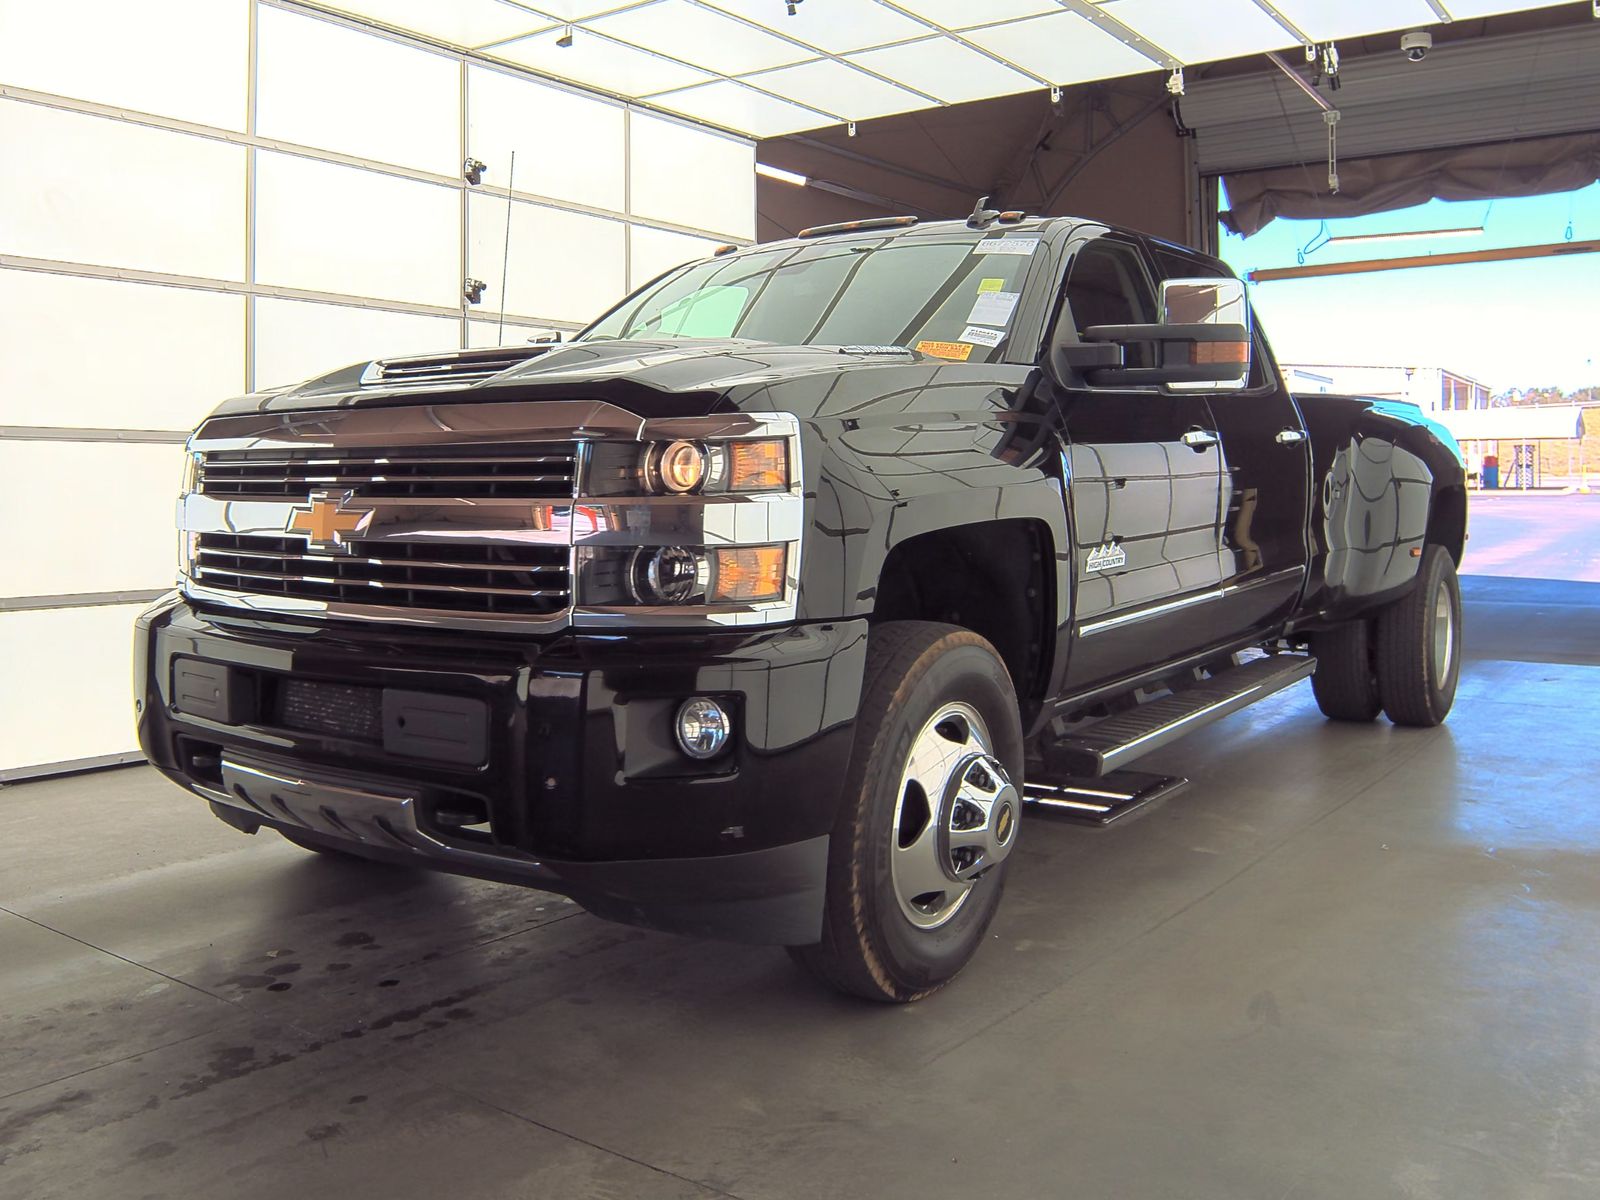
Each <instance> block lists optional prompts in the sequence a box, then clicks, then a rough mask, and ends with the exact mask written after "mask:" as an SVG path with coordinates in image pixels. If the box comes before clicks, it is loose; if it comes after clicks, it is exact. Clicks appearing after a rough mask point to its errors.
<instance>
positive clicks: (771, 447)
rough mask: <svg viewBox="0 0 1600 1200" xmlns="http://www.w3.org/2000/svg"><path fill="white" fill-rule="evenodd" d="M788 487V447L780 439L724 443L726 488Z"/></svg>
mask: <svg viewBox="0 0 1600 1200" xmlns="http://www.w3.org/2000/svg"><path fill="white" fill-rule="evenodd" d="M788 487H789V447H788V444H787V443H786V442H784V441H783V440H781V439H775V440H773V441H767V442H729V443H728V490H729V491H730V492H781V491H786V490H787V489H788Z"/></svg>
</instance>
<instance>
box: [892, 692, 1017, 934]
mask: <svg viewBox="0 0 1600 1200" xmlns="http://www.w3.org/2000/svg"><path fill="white" fill-rule="evenodd" d="M992 749H993V745H992V742H991V741H990V738H989V731H988V729H987V728H986V727H985V726H984V723H983V718H982V717H980V716H979V715H978V712H977V710H976V709H974V708H973V707H972V706H971V705H969V704H964V703H961V702H955V703H951V704H946V705H944V706H943V707H942V708H940V709H939V710H938V711H937V712H935V713H934V714H933V716H932V717H930V718H929V719H928V722H927V723H926V724H925V725H923V727H922V729H921V731H920V732H919V733H918V734H917V736H916V737H915V738H914V739H913V740H912V743H911V752H910V753H909V754H908V755H907V756H906V764H905V767H904V769H903V770H902V772H901V776H900V791H899V794H898V796H897V798H896V800H895V809H894V841H893V843H892V845H891V847H890V851H889V871H890V876H891V878H892V879H893V881H894V892H895V899H896V900H897V901H899V904H900V911H901V912H902V913H904V914H905V917H906V919H907V920H908V921H910V922H911V923H912V924H913V925H915V926H916V927H917V928H919V929H937V928H938V927H939V926H941V925H943V924H944V923H945V922H946V921H948V920H950V918H951V917H953V916H955V915H956V913H957V912H958V911H960V908H961V906H962V904H963V903H964V902H965V901H966V899H967V897H968V896H969V895H971V893H972V887H973V884H974V882H975V881H976V880H977V879H978V878H979V876H981V875H983V874H984V873H985V872H986V871H988V870H990V869H991V868H993V867H996V866H999V864H1000V863H1002V862H1003V861H1005V858H1006V856H1007V855H1008V854H1010V853H1011V848H1012V846H1014V845H1015V844H1016V840H1017V823H1018V818H1019V817H1020V815H1021V804H1020V802H1019V798H1018V795H1017V789H1016V788H1015V787H1014V786H1012V783H1011V779H1010V777H1009V776H1007V774H1006V771H1005V768H1004V767H1003V766H1001V765H1000V761H999V760H998V759H997V758H995V757H994V754H993V752H992Z"/></svg>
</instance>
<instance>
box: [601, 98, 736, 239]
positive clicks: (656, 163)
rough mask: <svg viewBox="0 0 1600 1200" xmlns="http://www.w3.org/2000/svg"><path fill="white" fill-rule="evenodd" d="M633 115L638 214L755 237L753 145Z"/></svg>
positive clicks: (631, 136) (630, 139)
mask: <svg viewBox="0 0 1600 1200" xmlns="http://www.w3.org/2000/svg"><path fill="white" fill-rule="evenodd" d="M631 120H632V128H631V130H630V131H629V133H628V154H629V159H630V166H631V168H632V171H633V182H632V201H633V214H634V215H635V216H638V217H645V218H648V219H651V220H656V221H665V222H667V223H669V224H672V225H687V226H689V227H690V228H693V229H706V230H711V231H714V232H716V233H725V234H727V235H728V236H729V237H736V238H752V237H754V236H755V218H756V203H755V194H756V177H755V167H756V152H755V147H754V146H753V145H751V144H750V143H749V142H741V141H735V140H734V139H732V138H727V137H721V136H719V135H717V134H714V133H702V132H701V131H699V130H697V129H690V128H688V127H687V126H684V125H679V124H678V123H677V122H675V121H664V120H662V119H661V118H659V117H650V116H646V115H644V114H643V113H637V112H636V113H634V114H633V116H632V118H631Z"/></svg>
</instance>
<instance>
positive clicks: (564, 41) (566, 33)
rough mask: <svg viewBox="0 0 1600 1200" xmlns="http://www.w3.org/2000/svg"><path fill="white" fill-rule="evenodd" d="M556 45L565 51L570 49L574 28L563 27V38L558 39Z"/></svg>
mask: <svg viewBox="0 0 1600 1200" xmlns="http://www.w3.org/2000/svg"><path fill="white" fill-rule="evenodd" d="M556 45H558V46H560V47H561V48H562V49H563V50H565V49H567V48H568V47H570V46H571V45H572V26H571V25H563V26H562V27H561V36H560V37H558V38H557V39H556Z"/></svg>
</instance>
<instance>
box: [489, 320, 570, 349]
mask: <svg viewBox="0 0 1600 1200" xmlns="http://www.w3.org/2000/svg"><path fill="white" fill-rule="evenodd" d="M555 332H556V330H555V329H553V328H551V327H550V326H548V325H542V326H541V325H514V324H512V323H511V322H510V321H507V322H506V327H505V335H504V336H503V337H502V336H501V333H500V326H499V323H498V322H497V321H468V322H467V345H468V346H470V347H471V348H472V349H474V350H477V349H480V348H483V347H488V346H526V345H527V344H528V339H529V338H531V337H533V336H534V335H535V334H540V333H555ZM562 336H563V337H571V336H572V335H571V334H570V333H564V334H562Z"/></svg>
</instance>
